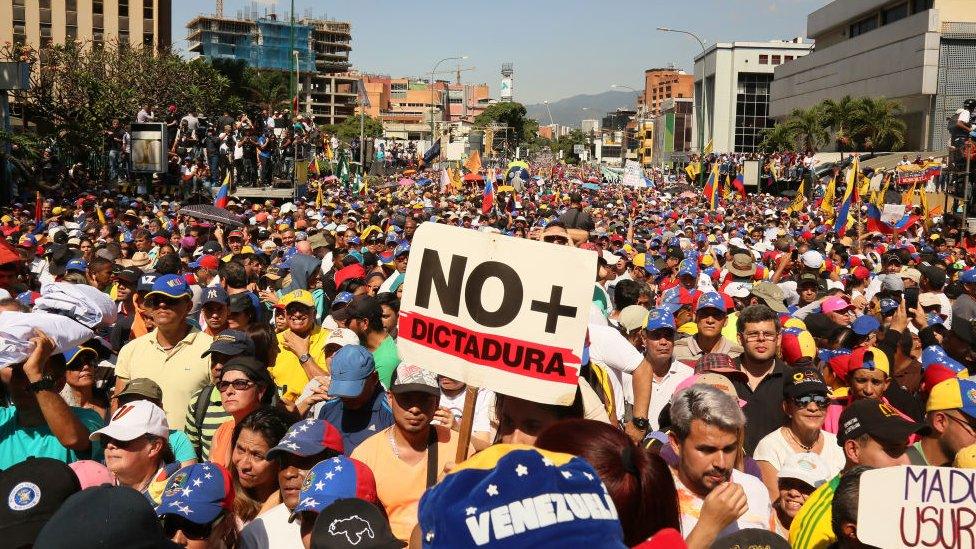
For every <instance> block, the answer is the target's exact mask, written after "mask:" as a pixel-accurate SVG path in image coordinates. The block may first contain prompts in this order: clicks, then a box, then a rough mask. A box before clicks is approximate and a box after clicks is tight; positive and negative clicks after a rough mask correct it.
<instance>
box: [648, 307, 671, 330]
mask: <svg viewBox="0 0 976 549" xmlns="http://www.w3.org/2000/svg"><path fill="white" fill-rule="evenodd" d="M659 328H670V329H672V330H675V329H677V328H676V327H675V325H674V313H672V312H671V311H670V310H668V309H665V308H663V307H658V308H655V309H651V311H650V312H649V313H647V325H646V326H645V327H644V329H646V330H647V331H649V332H653V331H654V330H657V329H659Z"/></svg>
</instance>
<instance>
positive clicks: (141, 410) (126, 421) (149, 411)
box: [88, 400, 169, 442]
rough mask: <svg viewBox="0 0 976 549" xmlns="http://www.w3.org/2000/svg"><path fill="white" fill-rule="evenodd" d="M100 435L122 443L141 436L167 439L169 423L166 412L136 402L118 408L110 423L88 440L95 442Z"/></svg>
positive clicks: (150, 403)
mask: <svg viewBox="0 0 976 549" xmlns="http://www.w3.org/2000/svg"><path fill="white" fill-rule="evenodd" d="M102 435H104V436H107V437H109V438H114V439H115V440H121V441H122V442H127V441H130V440H135V439H137V438H139V437H141V436H143V435H155V436H157V437H160V438H167V437H169V423H167V422H166V412H164V411H163V409H162V408H160V407H159V406H156V405H155V404H153V403H152V402H149V401H148V400H136V401H134V402H130V403H128V404H124V405H122V406H119V409H118V410H116V411H115V413H114V414H112V421H110V422H109V424H108V425H107V426H106V427H102V428H101V429H99V430H97V431H95V432H94V433H92V434H91V435H90V436H89V437H88V438H90V439H91V440H95V439H96V438H98V437H99V436H102Z"/></svg>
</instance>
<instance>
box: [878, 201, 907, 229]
mask: <svg viewBox="0 0 976 549" xmlns="http://www.w3.org/2000/svg"><path fill="white" fill-rule="evenodd" d="M903 217H905V205H904V204H885V205H884V209H883V210H882V211H881V221H884V222H885V223H887V224H889V225H894V224H895V223H898V222H899V221H900V220H901V218H903Z"/></svg>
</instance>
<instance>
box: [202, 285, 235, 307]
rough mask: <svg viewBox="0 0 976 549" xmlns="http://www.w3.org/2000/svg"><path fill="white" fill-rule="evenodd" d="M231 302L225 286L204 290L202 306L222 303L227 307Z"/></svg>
mask: <svg viewBox="0 0 976 549" xmlns="http://www.w3.org/2000/svg"><path fill="white" fill-rule="evenodd" d="M229 302H230V298H229V297H228V296H227V290H225V289H224V287H223V286H220V285H217V286H208V287H206V288H204V289H203V296H202V299H201V305H206V304H207V303H220V304H223V305H227V303H229Z"/></svg>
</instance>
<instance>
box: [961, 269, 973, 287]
mask: <svg viewBox="0 0 976 549" xmlns="http://www.w3.org/2000/svg"><path fill="white" fill-rule="evenodd" d="M959 282H962V283H963V284H976V269H969V270H968V271H963V272H961V273H959Z"/></svg>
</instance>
